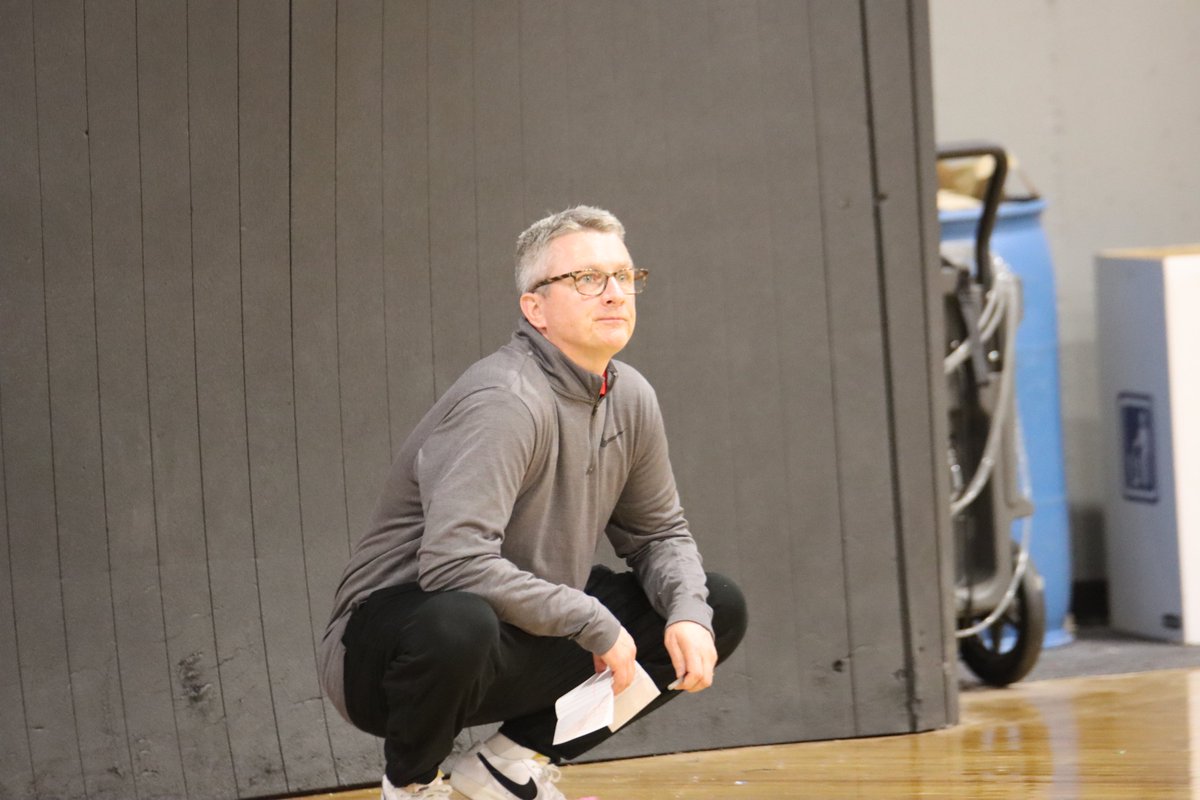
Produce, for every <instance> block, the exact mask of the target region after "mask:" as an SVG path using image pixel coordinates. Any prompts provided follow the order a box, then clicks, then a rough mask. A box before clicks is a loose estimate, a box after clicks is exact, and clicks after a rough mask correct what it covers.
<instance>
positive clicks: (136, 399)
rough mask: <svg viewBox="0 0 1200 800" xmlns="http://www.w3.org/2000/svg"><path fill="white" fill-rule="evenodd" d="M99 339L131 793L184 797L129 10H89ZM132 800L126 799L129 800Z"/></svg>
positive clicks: (121, 6)
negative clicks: (158, 515)
mask: <svg viewBox="0 0 1200 800" xmlns="http://www.w3.org/2000/svg"><path fill="white" fill-rule="evenodd" d="M87 11H88V13H87V45H88V46H87V53H88V59H87V60H88V130H89V135H88V139H89V142H90V150H91V191H92V216H93V224H92V230H93V260H94V272H95V286H96V339H97V355H98V360H99V385H100V398H99V399H100V420H101V441H102V444H103V452H104V488H105V499H106V518H107V526H108V540H109V541H108V548H109V557H108V563H109V565H110V569H111V575H110V580H111V585H112V593H113V612H114V618H115V622H116V645H117V652H118V656H119V658H120V673H119V674H120V680H121V686H122V691H123V697H124V703H123V709H122V710H123V712H124V725H125V735H126V739H127V747H128V751H129V756H128V757H129V760H130V764H131V765H132V772H131V773H126V774H127V775H128V777H127V780H132V782H133V788H134V789H136V792H134V793H135V794H136V795H138V796H141V797H165V796H170V795H172V794H180V793H182V792H184V791H185V788H184V783H183V766H182V763H181V761H180V748H179V743H178V734H177V732H176V727H175V717H174V710H173V707H172V689H171V684H170V678H171V675H172V671H171V668H170V666H169V665H168V660H167V650H166V641H165V634H164V628H163V605H162V597H161V589H160V575H159V562H158V542H157V539H156V535H155V503H154V483H153V473H152V467H151V442H150V405H149V404H150V401H149V387H148V378H147V341H146V331H147V329H146V315H145V303H144V291H145V286H144V280H143V279H144V270H143V261H142V253H143V243H142V192H141V164H140V161H141V152H140V149H139V141H140V135H139V134H140V132H139V126H138V115H139V114H138V112H139V92H138V88H139V87H138V63H137V58H136V56H137V46H136V41H135V31H136V30H137V28H136V21H135V14H136V9H135V4H134V3H133V2H126V3H95V4H91V5H89V6H88V9H87ZM129 794H130V793H128V792H127V793H126V796H128V795H129Z"/></svg>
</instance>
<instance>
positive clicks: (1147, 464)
mask: <svg viewBox="0 0 1200 800" xmlns="http://www.w3.org/2000/svg"><path fill="white" fill-rule="evenodd" d="M1117 419H1118V424H1119V425H1120V427H1121V430H1120V435H1121V454H1122V455H1121V496H1122V497H1124V498H1125V499H1126V500H1133V501H1135V502H1138V503H1157V502H1158V469H1157V467H1156V465H1155V453H1154V402H1153V399H1152V398H1151V397H1150V395H1147V394H1135V393H1134V392H1121V393H1120V394H1118V395H1117Z"/></svg>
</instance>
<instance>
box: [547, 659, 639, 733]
mask: <svg viewBox="0 0 1200 800" xmlns="http://www.w3.org/2000/svg"><path fill="white" fill-rule="evenodd" d="M635 666H636V671H635V674H634V678H633V683H631V684H630V685H629V687H628V688H626V689H625V691H623V692H621V694H619V695H617V696H616V697H613V693H612V681H613V676H612V671H611V670H607V669H606V670H605V671H604V672H600V673H597V674H595V675H593V676H592V677H590V678H588V679H587V680H586V681H584V682H583V683H581V684H579V685H578V686H576V687H575V688H574V689H572V690H571V691H569V692H567V693H566V694H564V695H563V696H562V697H560V698H558V700H557V701H556V702H555V703H554V712H555V714H556V715H557V716H558V723H557V724H556V725H555V727H554V744H562V743H563V742H569V741H571V740H572V739H578V738H579V737H580V736H583V735H584V734H587V733H591V732H592V731H598V730H600V729H601V728H603V727H605V726H608V727H609V728H610V729H611V730H614V731H615V730H617V729H618V728H620V727H621V726H622V725H624V724H625V723H626V722H628V721H629V720H631V719H632V718H633V717H634V716H635V715H636V714H637V713H638V712H639V711H641V710H642V709H643V708H645V707H646V705H647V704H648V703H649V702H650V701H651V700H653V699H654V698H655V697H658V695H659V691H658V687H657V686H655V685H654V681H653V680H652V679H651V678H650V675H649V674H647V672H646V670H645V669H643V668H642V665H641V664H636V665H635Z"/></svg>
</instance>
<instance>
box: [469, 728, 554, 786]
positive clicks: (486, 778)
mask: <svg viewBox="0 0 1200 800" xmlns="http://www.w3.org/2000/svg"><path fill="white" fill-rule="evenodd" d="M561 777H562V773H561V772H560V771H559V769H558V767H556V766H554V765H553V764H550V763H548V762H547V761H546V760H545V759H544V758H543V757H542V756H539V755H538V754H537V753H535V752H533V751H532V750H530V749H528V748H526V747H521V746H520V745H518V744H516V743H515V742H513V741H512V740H511V739H509V738H508V737H507V736H504V735H503V734H500V733H497V734H496V735H495V736H493V737H492V738H490V739H488V740H487V741H486V742H480V743H479V744H477V745H475V746H474V747H472V748H471V749H470V750H467V752H465V753H463V754H462V757H461V758H459V760H458V761H457V762H455V764H454V769H453V770H452V771H451V772H450V785H451V786H453V787H454V789H455V790H456V791H458V792H460V793H462V794H465V795H466V796H467V797H469V798H470V799H471V800H567V798H566V797H565V796H563V793H562V792H560V791H559V790H558V789H557V788H555V786H554V784H555V782H556V781H557V780H558V779H559V778H561Z"/></svg>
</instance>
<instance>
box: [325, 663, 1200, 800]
mask: <svg viewBox="0 0 1200 800" xmlns="http://www.w3.org/2000/svg"><path fill="white" fill-rule="evenodd" d="M960 717H961V722H960V724H958V725H956V726H954V727H953V728H948V729H946V730H943V731H934V732H930V733H921V734H913V735H906V736H890V737H879V738H871V739H850V740H845V741H836V742H810V743H805V744H791V745H774V746H767V747H748V748H740V749H736V750H718V751H711V752H705V753H682V754H678V755H671V756H659V757H655V758H641V759H631V760H627V761H616V762H607V763H600V764H582V765H576V766H571V767H568V768H567V769H566V770H565V774H564V777H563V781H562V784H561V788H562V789H563V791H564V793H565V794H566V795H567V796H568V797H580V796H595V797H598V798H599V799H600V800H667V799H668V798H670V799H671V800H727V799H729V798H736V799H737V800H778V799H779V798H830V799H831V800H832V799H833V798H864V799H866V798H869V800H889V799H891V798H897V799H898V798H980V799H981V800H989V799H991V798H1022V800H1024V799H1025V798H1034V799H1045V800H1066V799H1067V798H1070V799H1071V800H1076V799H1078V800H1159V798H1189V799H1190V800H1200V670H1192V671H1189V670H1163V671H1158V672H1148V673H1139V674H1136V675H1119V676H1107V677H1089V678H1072V679H1064V680H1054V681H1041V682H1035V683H1029V684H1023V685H1020V684H1019V685H1017V686H1015V687H1011V688H1009V689H1003V690H975V691H970V692H966V693H964V694H963V695H962V697H961V714H960ZM376 797H378V790H377V789H376V790H373V791H366V792H356V793H345V794H343V795H338V796H337V798H338V800H367V798H371V800H374V798H376Z"/></svg>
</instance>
